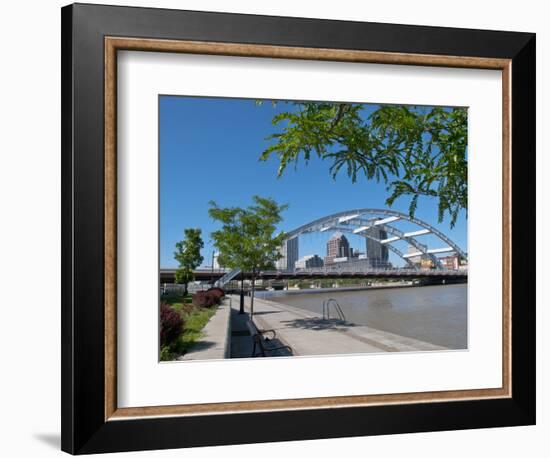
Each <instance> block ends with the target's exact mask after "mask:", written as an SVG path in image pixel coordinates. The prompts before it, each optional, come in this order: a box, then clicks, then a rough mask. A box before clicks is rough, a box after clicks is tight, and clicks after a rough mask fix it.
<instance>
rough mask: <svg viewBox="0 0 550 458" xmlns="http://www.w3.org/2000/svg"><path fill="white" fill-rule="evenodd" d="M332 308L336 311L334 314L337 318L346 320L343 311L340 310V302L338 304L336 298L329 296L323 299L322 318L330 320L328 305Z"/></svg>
mask: <svg viewBox="0 0 550 458" xmlns="http://www.w3.org/2000/svg"><path fill="white" fill-rule="evenodd" d="M331 305H332V307H333V308H334V310H335V311H336V315H337V317H338V319H339V320H342V321H346V316H345V315H344V312H343V311H342V307H340V304H338V301H337V300H336V299H333V298H330V299H327V300H326V301H323V320H330V306H331Z"/></svg>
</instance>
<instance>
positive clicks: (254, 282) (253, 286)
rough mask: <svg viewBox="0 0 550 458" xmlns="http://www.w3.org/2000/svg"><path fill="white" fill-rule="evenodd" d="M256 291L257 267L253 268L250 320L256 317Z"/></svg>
mask: <svg viewBox="0 0 550 458" xmlns="http://www.w3.org/2000/svg"><path fill="white" fill-rule="evenodd" d="M255 292H256V269H252V292H251V294H250V321H253V318H254V293H255Z"/></svg>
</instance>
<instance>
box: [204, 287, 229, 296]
mask: <svg viewBox="0 0 550 458" xmlns="http://www.w3.org/2000/svg"><path fill="white" fill-rule="evenodd" d="M207 291H208V292H212V293H214V294H217V295H219V297H224V296H225V291H224V290H223V289H221V288H218V287H216V286H215V287H214V288H209V289H208V290H207Z"/></svg>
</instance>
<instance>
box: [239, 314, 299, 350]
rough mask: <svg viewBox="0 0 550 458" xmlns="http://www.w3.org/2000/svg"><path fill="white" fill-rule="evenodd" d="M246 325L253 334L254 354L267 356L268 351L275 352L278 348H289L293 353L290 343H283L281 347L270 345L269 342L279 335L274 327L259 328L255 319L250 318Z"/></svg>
mask: <svg viewBox="0 0 550 458" xmlns="http://www.w3.org/2000/svg"><path fill="white" fill-rule="evenodd" d="M246 326H247V328H248V330H249V332H250V335H251V336H252V341H253V342H254V346H253V347H252V356H253V357H254V356H267V354H268V353H273V352H276V351H278V350H287V351H288V352H289V353H290V354H292V348H290V347H289V346H288V345H282V346H279V347H273V346H271V345H269V342H270V341H271V340H273V339H275V337H276V336H277V333H276V332H275V330H274V329H258V327H257V326H256V325H255V324H254V322H253V321H250V320H248V321H247V322H246ZM266 334H270V336H271V337H267V336H266ZM256 348H258V349H259V353H256Z"/></svg>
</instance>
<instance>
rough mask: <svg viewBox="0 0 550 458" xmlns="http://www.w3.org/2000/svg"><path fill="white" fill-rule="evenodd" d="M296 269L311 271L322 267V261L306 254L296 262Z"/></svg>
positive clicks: (317, 257) (315, 256)
mask: <svg viewBox="0 0 550 458" xmlns="http://www.w3.org/2000/svg"><path fill="white" fill-rule="evenodd" d="M295 267H296V269H311V268H315V267H323V260H322V259H321V258H320V257H319V256H317V255H316V254H308V255H307V256H304V257H302V258H300V259H298V260H297V261H296V264H295Z"/></svg>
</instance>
